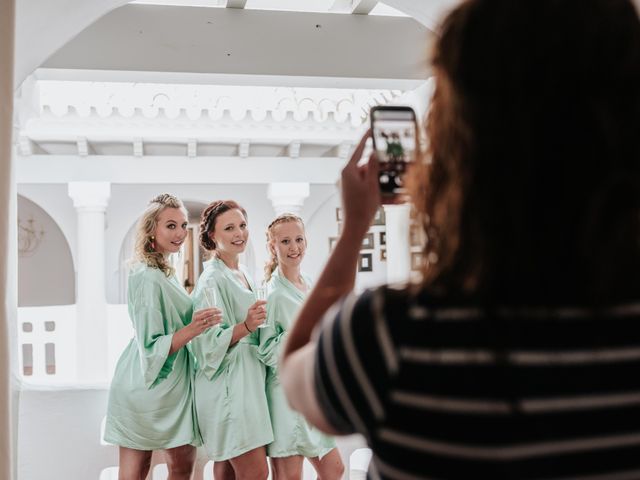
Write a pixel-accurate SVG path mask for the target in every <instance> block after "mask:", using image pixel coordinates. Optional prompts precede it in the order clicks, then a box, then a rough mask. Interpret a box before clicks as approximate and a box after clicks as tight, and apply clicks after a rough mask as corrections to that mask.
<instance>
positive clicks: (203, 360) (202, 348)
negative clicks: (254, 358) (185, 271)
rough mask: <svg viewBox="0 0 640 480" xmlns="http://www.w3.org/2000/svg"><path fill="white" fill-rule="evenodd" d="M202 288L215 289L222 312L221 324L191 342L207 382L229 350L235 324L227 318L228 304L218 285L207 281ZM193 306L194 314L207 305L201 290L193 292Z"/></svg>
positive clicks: (199, 367)
mask: <svg viewBox="0 0 640 480" xmlns="http://www.w3.org/2000/svg"><path fill="white" fill-rule="evenodd" d="M204 288H215V289H216V290H217V291H218V292H217V293H218V295H217V297H218V298H219V299H220V305H218V306H217V307H218V308H219V309H220V310H222V322H220V323H219V324H218V325H216V326H215V327H211V328H210V329H208V330H207V331H205V332H204V333H202V334H200V335H198V336H197V337H196V338H194V339H193V340H191V348H192V352H193V355H194V356H195V357H196V362H197V365H198V369H199V370H202V372H203V373H204V375H205V376H206V377H207V378H208V379H209V380H212V379H213V377H214V376H215V374H216V372H217V371H218V370H219V368H220V366H221V364H222V361H223V360H224V358H225V355H226V354H227V351H228V350H229V345H230V344H231V337H232V336H233V327H234V326H235V324H234V322H233V320H231V319H230V318H229V317H228V316H227V312H228V311H230V310H229V306H228V305H229V302H228V300H227V299H226V296H225V295H223V294H222V291H221V290H222V289H220V287H219V285H218V284H217V283H215V282H211V281H208V282H207V283H206V284H205V285H204ZM193 305H194V308H193V310H194V312H195V311H197V310H201V309H203V308H206V306H207V305H206V302H205V299H204V295H203V290H202V289H198V290H197V291H196V292H195V295H194V299H193Z"/></svg>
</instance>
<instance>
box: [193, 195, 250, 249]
mask: <svg viewBox="0 0 640 480" xmlns="http://www.w3.org/2000/svg"><path fill="white" fill-rule="evenodd" d="M229 210H240V211H241V212H242V214H243V215H244V218H245V219H248V217H247V212H246V210H245V209H244V208H242V207H241V206H240V205H239V204H238V203H237V202H234V201H233V200H216V201H215V202H211V203H210V204H209V205H208V206H207V208H205V209H204V210H203V211H202V215H201V216H200V245H202V248H204V249H205V250H207V251H209V252H213V254H214V255H215V250H216V243H215V242H214V241H213V240H212V239H211V233H213V231H214V229H215V226H216V219H217V218H218V216H220V215H222V214H223V213H224V212H228V211H229Z"/></svg>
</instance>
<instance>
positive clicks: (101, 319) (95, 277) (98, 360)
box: [69, 182, 111, 382]
mask: <svg viewBox="0 0 640 480" xmlns="http://www.w3.org/2000/svg"><path fill="white" fill-rule="evenodd" d="M110 193H111V185H110V184H109V183H108V182H72V183H69V196H70V197H71V198H72V199H73V206H74V207H75V208H76V211H77V214H78V240H77V249H78V251H77V265H76V271H77V276H76V309H77V326H76V332H77V334H76V345H77V352H78V355H77V361H76V364H77V373H78V381H79V382H103V381H107V380H108V379H107V376H108V366H107V356H108V345H107V300H106V296H105V232H104V230H105V211H106V209H107V204H108V202H109V196H110Z"/></svg>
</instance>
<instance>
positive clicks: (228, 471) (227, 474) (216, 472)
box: [213, 460, 236, 480]
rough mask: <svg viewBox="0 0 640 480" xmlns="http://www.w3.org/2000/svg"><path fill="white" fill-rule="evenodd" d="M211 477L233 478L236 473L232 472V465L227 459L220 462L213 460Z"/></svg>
mask: <svg viewBox="0 0 640 480" xmlns="http://www.w3.org/2000/svg"><path fill="white" fill-rule="evenodd" d="M213 479H214V480H235V479H236V474H235V473H234V472H233V467H232V466H231V463H230V462H229V461H228V460H225V461H222V462H214V464H213Z"/></svg>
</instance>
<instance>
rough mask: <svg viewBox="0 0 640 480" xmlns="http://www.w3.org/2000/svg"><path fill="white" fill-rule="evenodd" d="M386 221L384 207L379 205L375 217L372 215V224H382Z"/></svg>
mask: <svg viewBox="0 0 640 480" xmlns="http://www.w3.org/2000/svg"><path fill="white" fill-rule="evenodd" d="M385 222H386V218H385V216H384V208H382V207H380V208H379V209H378V211H377V212H376V215H375V217H373V222H372V225H384V224H385Z"/></svg>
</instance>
